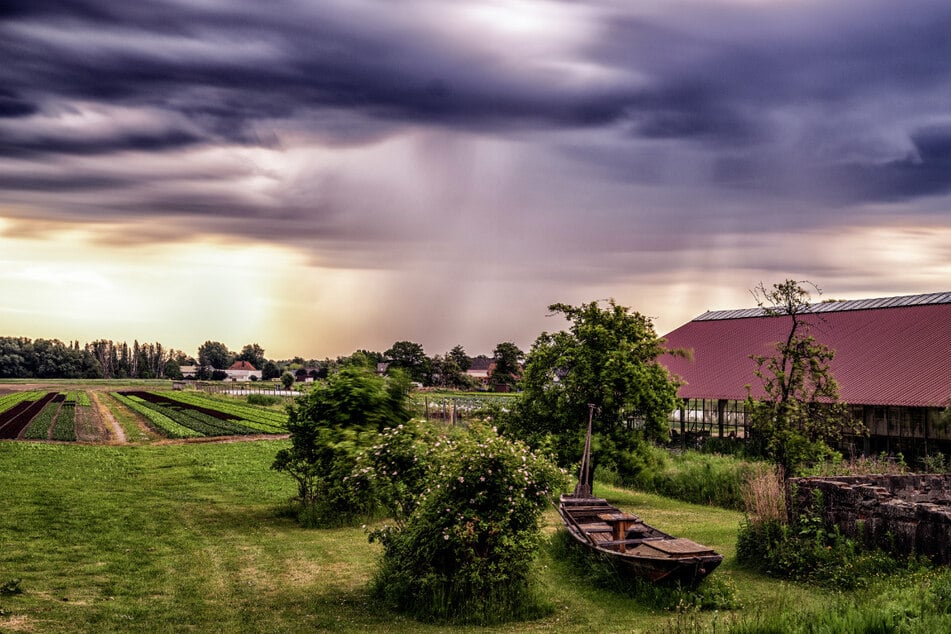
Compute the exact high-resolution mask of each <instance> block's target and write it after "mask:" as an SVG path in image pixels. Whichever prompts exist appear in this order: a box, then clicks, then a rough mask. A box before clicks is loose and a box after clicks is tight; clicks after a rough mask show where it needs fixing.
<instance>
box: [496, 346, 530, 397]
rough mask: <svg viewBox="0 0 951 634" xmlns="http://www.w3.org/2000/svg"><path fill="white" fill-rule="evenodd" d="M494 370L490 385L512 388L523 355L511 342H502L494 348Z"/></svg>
mask: <svg viewBox="0 0 951 634" xmlns="http://www.w3.org/2000/svg"><path fill="white" fill-rule="evenodd" d="M494 354H495V369H494V370H493V371H492V377H491V380H492V384H493V385H495V386H506V387H514V386H515V384H516V382H518V377H519V374H521V361H522V359H524V358H525V353H524V352H522V350H521V348H519V347H518V346H516V345H515V344H514V343H512V342H511V341H503V342H502V343H500V344H499V345H497V346H495V352H494Z"/></svg>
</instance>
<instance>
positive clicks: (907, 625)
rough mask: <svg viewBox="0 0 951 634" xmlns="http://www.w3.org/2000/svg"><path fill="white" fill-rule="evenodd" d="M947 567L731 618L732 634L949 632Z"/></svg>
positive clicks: (949, 574) (949, 580)
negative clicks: (818, 602)
mask: <svg viewBox="0 0 951 634" xmlns="http://www.w3.org/2000/svg"><path fill="white" fill-rule="evenodd" d="M949 592H951V571H948V570H943V571H940V572H936V571H919V572H915V573H912V574H906V575H897V576H894V577H891V578H889V579H888V581H887V582H883V583H879V584H877V585H875V586H874V587H873V588H870V589H869V590H867V591H864V592H860V593H858V594H856V595H853V596H851V597H848V598H846V597H842V598H841V600H840V601H836V602H835V603H833V604H830V605H827V606H824V607H821V608H813V609H809V610H795V609H792V608H791V606H789V605H785V604H784V605H782V606H780V609H775V610H770V611H764V610H762V609H760V610H756V611H755V612H753V613H752V614H750V615H748V616H745V617H743V618H739V619H737V620H735V621H734V622H733V623H732V624H731V626H730V627H729V628H728V630H727V631H729V632H730V634H772V633H777V634H779V633H783V634H814V633H816V632H830V633H842V634H852V633H853V632H883V633H887V632H896V633H897V632H902V633H908V634H932V633H934V632H949V631H951V603H949V599H951V594H949Z"/></svg>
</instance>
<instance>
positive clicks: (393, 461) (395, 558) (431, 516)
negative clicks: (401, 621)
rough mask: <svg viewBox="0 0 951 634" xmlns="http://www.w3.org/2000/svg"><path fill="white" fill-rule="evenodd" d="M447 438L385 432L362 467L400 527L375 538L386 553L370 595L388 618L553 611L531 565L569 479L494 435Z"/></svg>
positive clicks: (474, 619)
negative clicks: (545, 520) (548, 511)
mask: <svg viewBox="0 0 951 634" xmlns="http://www.w3.org/2000/svg"><path fill="white" fill-rule="evenodd" d="M449 432H451V430H449ZM449 432H447V433H446V434H443V435H435V434H433V433H429V434H424V433H420V431H419V429H418V428H416V427H415V426H414V425H411V424H409V425H401V426H399V427H397V428H393V429H388V430H385V431H384V432H383V433H382V434H381V435H380V437H379V440H378V442H377V444H375V445H374V446H372V447H371V448H370V449H369V450H368V451H366V452H365V453H364V454H363V455H362V456H361V458H360V460H359V464H358V468H357V469H356V470H355V473H354V477H355V480H357V481H360V480H362V481H364V482H366V483H367V484H368V485H369V486H371V487H373V488H374V489H376V490H377V491H378V495H379V499H380V500H381V501H383V502H384V503H385V504H386V505H387V506H388V508H389V511H390V513H391V514H392V516H393V521H394V522H395V525H394V526H385V527H383V528H382V529H379V530H375V531H373V532H371V533H370V540H371V541H379V542H380V543H381V544H382V545H383V556H382V558H381V561H380V568H379V570H378V571H377V573H376V575H375V577H374V580H373V583H372V592H373V594H374V595H375V596H376V597H377V598H378V599H379V600H380V601H381V603H382V604H383V605H384V606H385V607H387V608H389V609H391V610H394V611H399V612H403V613H406V614H409V615H411V616H412V617H414V618H416V619H418V620H421V621H432V622H439V623H454V624H475V625H489V624H494V623H500V622H504V621H512V620H525V619H531V618H538V617H541V616H543V615H545V614H548V613H550V612H551V610H552V607H551V606H549V605H547V604H546V602H545V601H543V600H542V599H541V598H540V594H539V593H538V592H537V591H536V584H535V578H534V574H533V561H534V559H535V557H536V555H537V554H538V550H539V547H540V542H541V535H540V531H539V527H538V521H539V518H540V516H541V513H542V511H543V510H544V509H545V508H546V507H547V506H548V504H549V503H550V502H549V501H550V496H551V494H552V493H553V492H554V491H556V490H558V489H559V488H560V487H561V486H562V484H563V482H564V474H563V473H562V472H561V471H560V470H559V469H558V468H557V467H555V465H554V464H553V463H551V462H550V461H548V460H547V459H546V458H543V457H541V456H537V455H535V454H533V453H532V452H531V451H529V449H528V448H527V447H526V446H525V445H524V444H522V443H521V442H518V441H510V440H507V439H505V438H503V437H502V436H500V435H498V433H497V432H496V431H495V430H494V429H491V428H487V427H484V426H481V425H474V426H472V427H470V428H469V429H468V430H456V431H455V432H452V433H449Z"/></svg>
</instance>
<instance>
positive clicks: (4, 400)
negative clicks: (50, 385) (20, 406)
mask: <svg viewBox="0 0 951 634" xmlns="http://www.w3.org/2000/svg"><path fill="white" fill-rule="evenodd" d="M42 395H43V392H37V391H32V392H13V393H12V394H4V395H3V396H0V412H5V411H7V410H8V409H10V408H11V407H13V406H14V405H16V404H17V403H22V402H23V401H35V400H36V399H38V398H40V396H42Z"/></svg>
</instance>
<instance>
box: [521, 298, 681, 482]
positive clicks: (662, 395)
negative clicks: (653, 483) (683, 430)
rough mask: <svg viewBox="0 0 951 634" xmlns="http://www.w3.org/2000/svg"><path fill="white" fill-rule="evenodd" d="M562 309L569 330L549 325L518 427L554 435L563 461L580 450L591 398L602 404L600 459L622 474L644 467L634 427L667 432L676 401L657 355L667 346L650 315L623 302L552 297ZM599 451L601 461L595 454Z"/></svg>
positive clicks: (534, 354)
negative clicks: (567, 301) (582, 301)
mask: <svg viewBox="0 0 951 634" xmlns="http://www.w3.org/2000/svg"><path fill="white" fill-rule="evenodd" d="M549 310H550V311H552V313H554V314H560V315H563V316H564V317H565V318H566V319H567V320H568V321H569V322H570V326H569V328H568V330H562V331H559V332H556V333H554V334H549V333H547V332H543V333H542V334H541V335H539V336H538V338H537V339H536V340H535V343H534V344H533V345H532V349H531V350H530V351H529V353H528V356H527V358H526V361H525V367H524V371H523V375H522V381H521V388H522V390H523V394H522V398H521V399H520V401H519V403H518V405H517V408H516V411H515V413H514V415H513V417H512V418H511V425H512V428H513V430H514V431H515V432H516V433H518V434H519V435H521V436H523V437H530V438H534V440H535V442H541V441H543V439H544V437H545V436H548V437H549V438H550V440H551V439H553V440H554V441H555V448H556V450H557V451H558V453H559V458H560V459H561V461H562V463H563V464H568V463H570V462H572V461H574V460H577V459H578V457H579V456H580V454H581V451H582V444H583V442H582V440H581V439H582V438H583V437H584V432H585V429H586V421H587V418H588V412H589V404H592V405H594V406H595V407H596V411H597V414H596V417H595V425H594V429H595V432H596V433H598V434H599V436H600V438H599V440H598V441H597V445H596V448H597V451H598V452H599V453H600V456H599V458H598V459H606V460H610V461H611V462H613V463H614V464H613V466H614V468H616V469H617V470H618V472H619V473H621V474H622V475H623V474H625V473H630V474H631V475H633V474H634V473H636V472H637V471H638V470H639V469H640V463H639V460H641V459H643V456H642V457H641V458H638V456H637V451H636V449H637V447H638V439H637V435H636V434H635V433H634V432H633V431H631V430H632V429H633V428H635V427H640V428H642V429H643V430H644V432H645V435H646V436H647V437H648V438H654V439H664V438H666V436H667V433H668V432H667V417H668V415H669V414H670V412H671V411H673V409H674V407H675V406H676V393H677V386H676V384H675V383H674V381H673V380H672V379H671V377H670V375H669V374H668V372H667V370H666V368H664V366H662V365H661V364H660V363H658V362H657V357H658V356H660V355H661V354H662V353H663V352H665V348H664V346H663V340H662V339H660V338H659V337H658V336H657V334H656V333H655V331H654V326H653V324H652V323H651V320H650V319H649V318H647V317H645V316H643V315H641V314H640V313H638V312H633V311H631V309H629V308H627V307H625V306H620V305H618V304H616V303H615V302H614V300H613V299H610V300H607V301H606V303H605V305H604V306H603V307H602V305H601V304H600V303H599V302H597V301H594V302H590V303H588V304H582V305H580V306H570V305H568V304H552V305H551V306H549ZM598 459H596V462H597V460H598Z"/></svg>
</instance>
